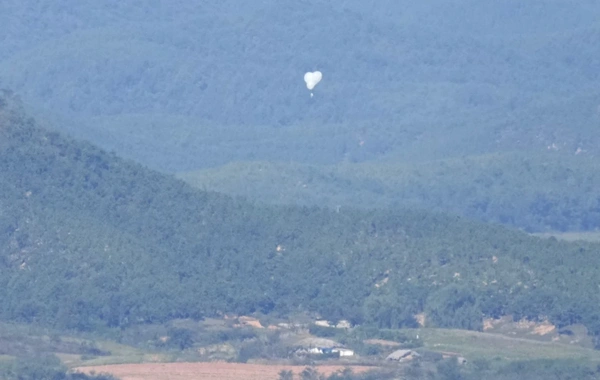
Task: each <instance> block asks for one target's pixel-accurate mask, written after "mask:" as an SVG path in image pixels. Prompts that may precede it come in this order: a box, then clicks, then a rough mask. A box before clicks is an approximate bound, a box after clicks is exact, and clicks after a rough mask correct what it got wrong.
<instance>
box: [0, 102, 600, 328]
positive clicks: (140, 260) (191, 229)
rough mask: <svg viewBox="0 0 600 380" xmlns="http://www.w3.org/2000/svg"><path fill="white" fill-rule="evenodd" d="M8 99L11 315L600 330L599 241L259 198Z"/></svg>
mask: <svg viewBox="0 0 600 380" xmlns="http://www.w3.org/2000/svg"><path fill="white" fill-rule="evenodd" d="M15 103H16V101H15V99H14V98H13V97H11V96H10V95H8V94H5V95H3V96H2V98H1V101H0V107H1V109H0V274H1V275H0V287H1V288H2V289H4V291H3V292H0V303H1V304H2V305H3V307H2V308H1V309H0V317H1V318H2V319H4V320H13V321H25V322H38V323H43V324H49V325H54V326H58V327H69V328H76V329H83V330H94V329H96V328H99V327H100V326H106V325H108V326H127V325H129V324H135V323H145V322H161V321H167V320H169V319H172V318H183V317H190V318H201V317H203V316H218V315H222V314H223V313H227V312H231V313H240V314H241V313H253V312H261V313H266V314H274V315H283V316H285V315H288V314H289V313H291V312H298V311H311V312H317V313H320V314H321V315H323V316H324V317H326V318H329V319H334V320H335V319H341V318H347V319H350V320H352V321H354V322H357V323H362V324H375V325H378V326H381V327H399V326H414V325H415V323H416V322H415V320H414V317H413V316H414V314H416V313H418V312H422V311H424V312H425V313H426V314H427V316H428V323H430V324H431V325H432V326H443V327H450V326H454V327H461V328H469V329H479V328H481V323H482V318H484V317H485V316H501V315H505V314H512V315H514V316H515V318H521V317H527V318H531V319H538V318H546V317H547V318H549V319H550V321H552V322H553V323H556V324H557V325H558V326H566V325H569V324H572V323H578V322H581V323H584V324H585V325H586V326H587V327H588V328H589V329H590V331H591V332H592V334H596V335H598V334H600V324H598V319H597V316H598V315H599V312H600V310H599V309H598V308H599V306H598V305H600V298H599V297H600V296H599V294H598V291H597V286H598V285H597V279H598V278H599V275H600V273H598V270H599V269H598V268H600V265H599V264H600V262H599V260H600V246H599V245H593V244H574V243H566V242H558V241H555V240H553V239H550V240H546V239H539V238H535V237H531V236H528V235H526V234H524V233H520V232H517V231H512V230H508V229H505V228H502V227H496V226H491V225H484V224H479V223H474V222H469V221H466V220H463V219H461V218H458V217H452V216H445V215H442V214H433V213H425V212H422V211H415V210H408V209H402V210H394V211H376V210H370V211H360V210H352V209H341V210H339V212H336V211H334V210H328V209H323V208H316V207H291V206H277V207H276V206H259V205H253V204H251V203H248V202H245V201H241V200H236V199H233V198H230V197H227V196H223V195H219V194H216V193H210V192H204V191H198V190H195V189H194V188H192V187H190V186H189V185H187V184H185V183H184V182H182V181H179V180H176V179H174V178H172V177H170V176H166V175H163V174H159V173H157V172H153V171H149V170H147V169H145V168H143V167H142V166H140V165H138V164H135V163H131V162H128V161H125V160H123V159H120V158H117V157H116V156H114V155H112V154H108V153H106V152H104V151H103V150H101V149H99V148H97V147H94V146H93V145H90V144H88V143H82V142H77V141H74V140H71V139H69V138H65V137H64V136H62V135H60V134H59V133H56V132H52V131H48V130H45V129H42V128H40V127H38V126H36V123H35V122H34V121H32V120H31V119H29V118H27V117H26V116H24V115H23V113H22V112H21V110H20V109H19V107H18V104H17V105H15Z"/></svg>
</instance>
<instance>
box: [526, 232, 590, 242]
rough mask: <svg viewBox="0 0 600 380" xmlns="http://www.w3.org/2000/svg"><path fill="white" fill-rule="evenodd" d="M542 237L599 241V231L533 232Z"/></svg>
mask: <svg viewBox="0 0 600 380" xmlns="http://www.w3.org/2000/svg"><path fill="white" fill-rule="evenodd" d="M533 235H534V236H538V237H542V238H550V237H554V238H556V239H558V240H564V241H588V242H592V243H600V231H587V232H586V231H584V232H543V233H536V234H533Z"/></svg>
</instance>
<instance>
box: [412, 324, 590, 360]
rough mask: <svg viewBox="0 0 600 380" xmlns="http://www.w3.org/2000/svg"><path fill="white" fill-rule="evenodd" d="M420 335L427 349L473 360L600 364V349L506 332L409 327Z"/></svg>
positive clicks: (413, 332)
mask: <svg viewBox="0 0 600 380" xmlns="http://www.w3.org/2000/svg"><path fill="white" fill-rule="evenodd" d="M405 331H407V333H411V334H419V335H420V337H421V339H422V340H423V343H424V348H426V349H428V350H432V351H437V352H452V353H456V354H460V355H461V356H464V357H466V358H467V359H469V360H472V359H475V358H485V359H495V360H503V361H516V360H539V359H552V360H557V359H572V360H582V361H585V362H588V363H600V351H597V350H593V349H590V348H585V347H581V346H578V345H576V344H564V343H558V342H544V341H538V340H534V339H532V338H529V339H525V338H523V337H510V336H506V335H502V334H494V333H483V332H476V331H466V330H454V329H434V328H430V329H418V330H405Z"/></svg>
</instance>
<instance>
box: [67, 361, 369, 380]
mask: <svg viewBox="0 0 600 380" xmlns="http://www.w3.org/2000/svg"><path fill="white" fill-rule="evenodd" d="M305 368H306V366H291V365H267V364H244V363H223V362H212V363H145V364H116V365H104V366H90V367H78V368H75V369H74V370H76V371H80V372H83V373H87V374H89V373H91V372H95V373H109V374H112V375H114V376H116V377H118V378H120V379H121V380H201V379H211V380H242V379H243V380H271V379H272V380H277V379H278V377H279V372H280V371H282V370H291V371H293V372H294V374H296V375H298V374H300V372H302V371H303V370H304V369H305ZM315 368H316V369H317V371H318V372H319V373H322V374H325V375H327V376H329V375H331V374H332V373H334V372H336V371H339V370H343V369H344V368H347V367H344V366H341V365H319V366H316V367H315ZM350 368H352V370H353V371H354V372H355V373H362V372H366V371H369V370H374V369H376V368H375V367H367V366H350Z"/></svg>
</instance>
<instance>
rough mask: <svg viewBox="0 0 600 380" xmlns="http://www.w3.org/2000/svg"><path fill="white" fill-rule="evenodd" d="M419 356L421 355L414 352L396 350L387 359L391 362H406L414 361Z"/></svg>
mask: <svg viewBox="0 0 600 380" xmlns="http://www.w3.org/2000/svg"><path fill="white" fill-rule="evenodd" d="M419 356H421V355H419V354H418V353H417V352H415V351H413V350H396V351H394V352H392V353H391V354H389V355H388V356H387V357H386V358H385V359H386V360H390V361H397V362H405V361H410V360H413V359H414V358H416V357H419Z"/></svg>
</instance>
